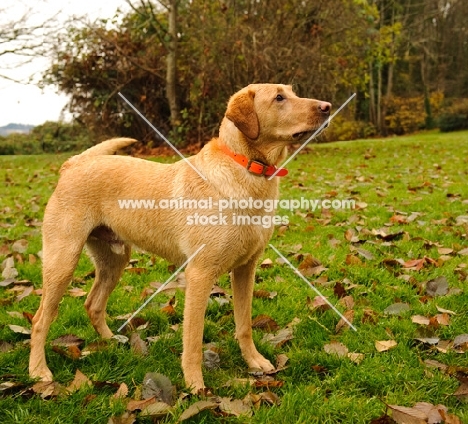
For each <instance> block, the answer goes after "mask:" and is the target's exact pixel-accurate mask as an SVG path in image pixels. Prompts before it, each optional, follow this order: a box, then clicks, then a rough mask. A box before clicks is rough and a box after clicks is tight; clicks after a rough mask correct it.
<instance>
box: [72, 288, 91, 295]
mask: <svg viewBox="0 0 468 424" xmlns="http://www.w3.org/2000/svg"><path fill="white" fill-rule="evenodd" d="M68 294H69V295H70V296H71V297H82V296H86V295H87V294H88V293H87V292H85V291H84V290H83V289H82V288H80V287H73V288H72V289H69V290H68Z"/></svg>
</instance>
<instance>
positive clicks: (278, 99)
mask: <svg viewBox="0 0 468 424" xmlns="http://www.w3.org/2000/svg"><path fill="white" fill-rule="evenodd" d="M275 100H276V101H277V102H282V101H283V100H284V97H283V96H282V95H281V94H278V95H277V96H276V99H275Z"/></svg>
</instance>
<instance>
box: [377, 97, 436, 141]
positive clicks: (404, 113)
mask: <svg viewBox="0 0 468 424" xmlns="http://www.w3.org/2000/svg"><path fill="white" fill-rule="evenodd" d="M443 100H444V95H443V93H442V92H440V91H436V92H434V93H431V95H430V97H429V105H427V104H425V102H426V103H427V100H425V98H424V96H418V97H396V96H393V97H391V98H390V99H388V100H387V103H386V106H387V114H386V116H385V126H386V128H387V131H388V132H389V133H390V134H396V135H403V134H409V133H413V132H415V131H418V130H421V129H430V128H432V127H433V119H434V117H437V116H438V115H439V113H440V109H441V106H442V102H443ZM427 106H430V109H431V116H428V114H427V111H426V108H427Z"/></svg>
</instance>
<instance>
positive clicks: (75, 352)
mask: <svg viewBox="0 0 468 424" xmlns="http://www.w3.org/2000/svg"><path fill="white" fill-rule="evenodd" d="M52 350H53V351H54V352H55V353H58V354H59V355H61V356H65V357H67V358H70V359H74V360H76V359H80V358H81V350H80V348H79V347H78V346H66V347H65V349H63V348H61V347H60V346H52Z"/></svg>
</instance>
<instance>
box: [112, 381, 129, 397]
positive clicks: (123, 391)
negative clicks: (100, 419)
mask: <svg viewBox="0 0 468 424" xmlns="http://www.w3.org/2000/svg"><path fill="white" fill-rule="evenodd" d="M127 396H128V386H127V385H126V384H125V383H121V384H120V386H119V388H118V389H117V391H116V392H115V393H114V394H113V396H112V397H113V398H114V399H124V398H126V397H127Z"/></svg>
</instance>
